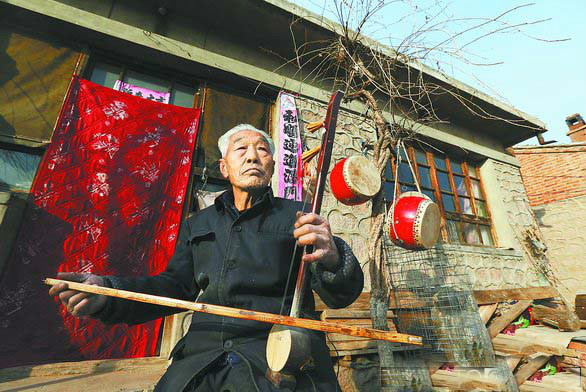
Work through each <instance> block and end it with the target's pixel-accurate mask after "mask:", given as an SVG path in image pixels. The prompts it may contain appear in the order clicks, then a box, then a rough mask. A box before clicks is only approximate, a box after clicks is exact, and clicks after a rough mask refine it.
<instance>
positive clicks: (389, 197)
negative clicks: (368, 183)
mask: <svg viewBox="0 0 586 392" xmlns="http://www.w3.org/2000/svg"><path fill="white" fill-rule="evenodd" d="M393 185H394V184H393V183H392V182H387V181H385V183H384V184H383V194H384V197H385V200H386V201H393V200H394V197H393V196H394V190H393Z"/></svg>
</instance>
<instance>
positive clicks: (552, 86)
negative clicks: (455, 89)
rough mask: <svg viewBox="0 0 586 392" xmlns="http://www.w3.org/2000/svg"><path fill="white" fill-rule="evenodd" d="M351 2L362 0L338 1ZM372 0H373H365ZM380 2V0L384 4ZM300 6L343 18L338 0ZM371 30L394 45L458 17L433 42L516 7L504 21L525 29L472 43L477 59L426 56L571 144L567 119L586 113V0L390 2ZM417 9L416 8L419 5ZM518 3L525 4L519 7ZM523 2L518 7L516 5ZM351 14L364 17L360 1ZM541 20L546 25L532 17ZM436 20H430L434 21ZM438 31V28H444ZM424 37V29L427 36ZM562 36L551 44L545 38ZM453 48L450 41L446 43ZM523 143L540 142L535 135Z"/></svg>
mask: <svg viewBox="0 0 586 392" xmlns="http://www.w3.org/2000/svg"><path fill="white" fill-rule="evenodd" d="M342 1H345V2H346V4H349V3H352V2H353V3H358V2H360V1H361V0H339V2H342ZM362 1H368V0H362ZM377 1H378V0H373V2H377ZM295 3H297V4H298V5H300V6H302V7H305V8H307V9H309V10H311V11H313V12H315V13H317V14H320V15H324V16H326V17H327V18H329V19H331V20H334V21H338V18H337V17H336V14H335V13H334V12H333V6H332V5H333V3H334V1H333V0H297V1H295ZM389 3H391V4H390V5H389V6H387V7H385V8H383V9H382V10H380V11H378V12H377V14H376V15H375V16H374V17H373V18H372V19H371V21H372V24H371V25H369V26H368V28H367V30H366V31H365V32H366V34H367V35H369V36H370V37H372V38H374V39H376V40H378V41H380V42H382V43H383V44H386V45H389V46H391V47H393V46H394V45H396V44H397V43H398V42H400V41H401V40H402V39H403V38H404V37H406V36H408V35H410V34H411V32H412V31H413V29H414V26H417V27H419V26H421V25H422V24H423V23H425V17H426V16H427V18H428V20H431V21H432V22H441V21H444V20H447V19H449V20H452V22H450V23H447V24H442V25H441V27H442V29H441V30H444V31H439V32H437V33H427V37H426V38H421V39H422V40H424V41H423V42H426V43H427V44H428V46H429V44H430V43H431V44H433V43H438V42H442V41H444V39H445V37H447V36H448V34H449V33H445V30H449V31H451V32H452V34H453V33H454V32H458V31H462V30H464V29H466V28H469V27H471V26H473V25H478V24H479V23H481V22H482V20H481V18H494V17H497V16H499V15H501V14H502V13H504V12H506V11H508V10H511V12H509V13H507V14H506V15H504V16H503V17H502V19H500V20H501V21H503V22H505V23H507V24H508V26H511V25H517V24H522V25H521V26H519V27H518V28H514V29H511V30H508V31H503V32H499V33H495V34H490V35H488V36H486V37H485V38H482V39H480V40H478V41H476V42H474V43H472V44H470V45H469V46H467V47H466V54H465V56H464V57H466V58H467V59H469V60H474V61H475V62H477V63H480V64H493V63H496V65H490V66H489V65H471V64H467V63H465V62H462V61H459V60H458V59H457V58H455V57H453V56H445V55H442V54H440V53H438V54H437V55H436V57H435V58H433V59H429V60H430V61H427V63H428V65H430V66H432V67H434V68H437V67H438V66H439V67H441V69H442V71H444V72H446V73H447V74H448V75H450V76H452V77H455V78H456V79H458V80H460V81H462V82H464V83H466V84H468V85H470V86H472V87H475V88H477V89H479V90H482V91H483V92H485V93H487V94H488V95H490V96H493V97H495V98H497V99H499V100H501V101H503V102H506V103H508V104H509V105H512V106H514V107H515V108H517V109H519V110H521V111H523V112H525V113H527V114H530V115H532V116H534V117H536V118H538V119H539V120H541V121H542V122H544V123H545V124H546V128H547V129H548V132H546V133H545V134H544V137H545V139H546V140H557V141H558V142H561V143H569V142H570V139H569V137H568V136H566V133H567V130H568V129H567V126H566V124H565V121H564V120H565V118H566V117H567V116H569V115H571V114H574V113H581V114H582V116H583V117H584V118H586V0H534V2H533V3H530V2H519V1H513V0H492V1H486V0H452V1H443V0H401V1H389ZM415 7H417V8H415ZM517 7H518V8H517ZM515 8H516V9H515ZM355 10H356V11H353V13H352V15H353V16H354V17H356V16H357V15H359V9H358V8H357V7H355ZM537 21H541V22H539V23H533V22H537ZM432 22H430V23H432ZM499 27H504V25H502V24H501V25H498V24H494V23H493V24H489V25H486V26H485V27H483V28H481V29H475V30H472V31H471V32H470V33H467V34H464V35H462V36H459V39H460V41H459V43H456V44H457V45H459V46H461V45H462V44H465V43H467V42H470V41H472V40H473V39H475V38H477V37H479V36H482V35H484V34H485V33H487V32H489V31H491V30H494V29H496V28H499ZM437 30H439V29H437ZM422 36H424V35H422ZM548 40H549V41H551V40H553V41H555V42H546V41H548ZM444 46H445V47H446V48H449V47H450V44H445V45H444ZM522 144H537V139H536V138H532V139H529V140H527V141H525V142H524V143H522Z"/></svg>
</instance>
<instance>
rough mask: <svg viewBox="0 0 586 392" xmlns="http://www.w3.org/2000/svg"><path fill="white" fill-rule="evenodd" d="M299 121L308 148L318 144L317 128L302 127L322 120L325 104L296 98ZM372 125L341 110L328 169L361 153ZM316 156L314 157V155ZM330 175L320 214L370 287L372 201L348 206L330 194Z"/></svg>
mask: <svg viewBox="0 0 586 392" xmlns="http://www.w3.org/2000/svg"><path fill="white" fill-rule="evenodd" d="M296 101H297V109H298V111H299V125H300V128H301V129H302V135H303V137H304V139H305V142H306V144H307V146H308V148H313V147H317V146H318V145H319V144H320V143H321V139H320V135H318V133H319V132H315V133H313V134H311V133H307V132H306V131H305V125H306V124H307V123H308V122H312V121H321V120H323V119H324V117H325V114H326V109H327V107H326V105H323V104H320V103H316V102H315V101H312V100H309V99H304V98H298V99H297V100H296ZM375 135H376V134H375V131H374V128H373V126H372V125H371V124H369V122H367V121H364V119H363V118H361V117H359V116H356V115H354V114H352V113H349V112H346V111H344V110H341V111H340V113H339V115H338V126H337V128H336V137H335V140H334V150H333V154H332V161H331V165H330V169H332V168H333V167H334V165H335V164H336V163H337V162H339V161H340V160H341V159H343V158H347V157H349V156H352V155H359V154H362V148H361V143H362V142H363V141H364V142H366V143H372V142H374V139H375ZM314 159H316V158H314ZM329 186H330V185H329V178H328V181H327V184H326V190H325V193H324V199H323V205H322V211H321V214H322V215H323V216H324V217H326V218H327V219H328V220H329V222H330V225H331V227H332V232H333V233H334V235H337V236H339V237H341V238H343V239H344V240H345V241H346V242H348V244H349V245H350V246H351V247H352V250H353V251H354V254H355V255H356V257H357V258H358V260H359V261H360V264H361V266H362V269H363V270H364V271H365V284H364V289H365V291H370V279H369V276H368V273H367V272H368V268H367V267H366V266H365V264H366V262H367V260H368V233H369V230H370V221H369V219H370V212H371V203H370V202H367V203H365V204H361V205H358V206H347V205H344V204H342V203H340V202H339V201H337V200H336V199H335V198H334V197H333V196H332V194H331V192H330V188H329Z"/></svg>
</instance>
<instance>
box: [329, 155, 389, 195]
mask: <svg viewBox="0 0 586 392" xmlns="http://www.w3.org/2000/svg"><path fill="white" fill-rule="evenodd" d="M380 187H381V178H380V175H379V173H378V171H377V169H376V166H374V164H373V163H372V162H371V161H369V160H368V159H367V158H366V157H363V156H361V155H356V156H351V157H349V158H345V159H342V160H341V161H340V162H338V163H337V164H336V166H335V167H334V169H333V170H332V172H331V174H330V188H331V189H332V193H333V195H334V197H335V198H336V199H337V200H338V201H340V202H341V203H344V204H346V205H350V206H354V205H357V204H362V203H365V202H366V201H368V200H370V199H371V198H372V197H373V196H374V195H376V194H377V193H378V191H379V190H380Z"/></svg>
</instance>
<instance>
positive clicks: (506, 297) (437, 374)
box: [317, 287, 586, 392]
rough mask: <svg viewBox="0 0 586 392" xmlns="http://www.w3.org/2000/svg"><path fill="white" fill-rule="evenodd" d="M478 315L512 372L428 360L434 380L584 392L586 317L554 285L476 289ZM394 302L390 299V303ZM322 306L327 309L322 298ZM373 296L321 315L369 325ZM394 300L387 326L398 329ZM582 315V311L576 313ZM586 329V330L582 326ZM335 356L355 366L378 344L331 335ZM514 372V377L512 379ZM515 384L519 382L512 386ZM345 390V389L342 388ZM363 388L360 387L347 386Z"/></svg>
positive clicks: (472, 386) (438, 386) (470, 386)
mask: <svg viewBox="0 0 586 392" xmlns="http://www.w3.org/2000/svg"><path fill="white" fill-rule="evenodd" d="M474 297H475V299H476V302H477V304H478V305H479V306H478V311H479V314H480V318H481V319H482V321H483V322H484V323H485V324H486V327H487V331H488V334H489V335H490V338H491V339H492V344H493V348H494V351H495V353H496V355H497V361H498V362H499V363H501V364H503V366H504V367H505V369H506V368H507V367H508V369H509V370H510V371H509V373H508V374H509V376H507V375H506V374H504V373H503V372H502V371H501V370H502V369H498V368H490V369H489V368H459V367H457V366H456V367H454V366H453V364H450V363H443V364H437V363H436V364H428V365H429V372H430V377H431V381H432V384H433V386H434V389H435V390H441V391H466V390H485V391H509V390H519V391H527V392H530V391H542V392H546V391H547V392H556V391H560V392H562V391H563V392H574V391H575V392H581V391H586V388H585V387H586V321H584V320H580V319H579V318H578V317H577V316H576V313H575V312H574V311H573V310H572V309H568V308H567V307H566V306H565V305H564V303H563V302H561V301H558V300H556V297H557V291H556V290H555V289H553V288H552V287H532V288H525V289H510V290H479V291H475V292H474ZM580 301H582V300H577V301H576V310H578V309H579V308H580V306H583V307H584V308H586V295H584V299H583V302H580ZM391 302H392V301H391ZM317 303H318V308H319V309H321V310H324V309H325V307H324V306H323V304H321V303H320V302H319V301H317ZM368 304H369V295H368V293H363V295H362V296H361V297H360V298H359V300H358V301H357V302H356V303H355V304H354V305H352V306H351V307H350V308H347V309H345V310H343V311H331V310H330V311H325V312H324V313H323V316H322V317H325V318H326V319H330V318H335V319H338V320H337V321H339V322H342V323H343V322H349V323H359V324H361V325H362V324H367V323H368V322H369V320H368ZM398 309H400V304H393V303H391V309H390V311H389V314H388V320H389V325H390V328H391V329H394V328H395V327H394V324H393V321H396V320H395V318H396V317H394V316H393V315H394V313H393V311H394V312H397V310H398ZM578 313H579V312H578ZM582 328H584V329H582ZM328 345H329V346H330V353H331V355H332V357H336V358H337V359H338V363H339V364H341V365H342V366H347V367H348V368H352V367H353V365H352V363H353V360H355V359H357V358H360V357H361V356H363V355H364V354H372V353H376V343H375V342H369V341H366V340H364V341H360V342H355V341H353V342H347V341H343V340H340V339H339V338H338V337H337V336H330V337H329V342H328ZM511 374H512V377H511ZM512 384H515V385H512ZM344 390H346V389H344ZM347 390H348V391H359V389H347Z"/></svg>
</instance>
